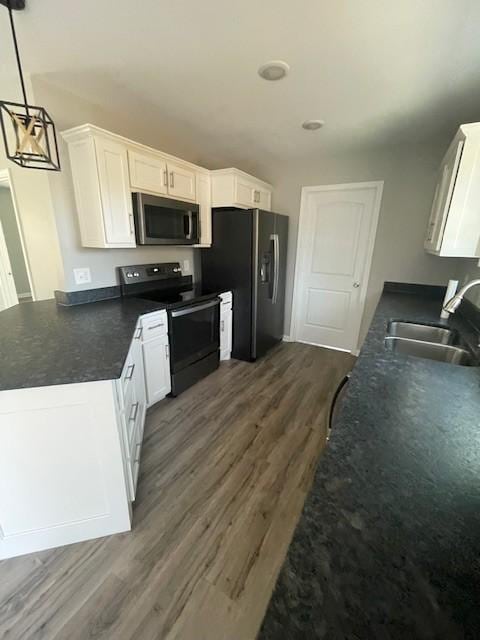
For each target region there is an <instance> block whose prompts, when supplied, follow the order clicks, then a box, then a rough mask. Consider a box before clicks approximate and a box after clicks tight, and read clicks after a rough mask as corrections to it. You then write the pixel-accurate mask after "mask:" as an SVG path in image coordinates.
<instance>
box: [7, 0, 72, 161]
mask: <svg viewBox="0 0 480 640" xmlns="http://www.w3.org/2000/svg"><path fill="white" fill-rule="evenodd" d="M0 4H3V5H4V6H6V7H7V9H8V15H9V18H10V27H11V30H12V37H13V46H14V49H15V57H16V59H17V67H18V74H19V77H20V86H21V88H22V95H23V103H22V102H8V101H6V100H0V124H1V128H2V135H3V142H4V145H5V153H6V155H7V158H8V159H9V160H11V161H12V162H15V163H16V164H18V165H20V166H21V167H25V168H27V169H47V170H49V171H60V160H59V157H58V146H57V136H56V133H55V125H54V124H53V120H52V119H51V117H50V116H49V115H48V113H47V111H46V110H45V109H44V108H43V107H37V106H35V105H31V104H28V102H27V93H26V91H25V82H24V79H23V73H22V65H21V62H20V54H19V52H18V44H17V36H16V34H15V25H14V22H13V10H14V9H16V10H22V9H24V8H25V0H0Z"/></svg>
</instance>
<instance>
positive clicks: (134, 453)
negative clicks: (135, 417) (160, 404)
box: [127, 424, 143, 501]
mask: <svg viewBox="0 0 480 640" xmlns="http://www.w3.org/2000/svg"><path fill="white" fill-rule="evenodd" d="M142 443H143V427H142V425H141V424H139V425H138V427H137V430H136V431H135V437H134V439H133V442H132V447H131V449H130V455H129V457H128V459H127V477H128V484H129V489H130V498H131V500H132V501H133V500H135V494H136V493H137V484H138V473H139V471H140V455H141V452H142Z"/></svg>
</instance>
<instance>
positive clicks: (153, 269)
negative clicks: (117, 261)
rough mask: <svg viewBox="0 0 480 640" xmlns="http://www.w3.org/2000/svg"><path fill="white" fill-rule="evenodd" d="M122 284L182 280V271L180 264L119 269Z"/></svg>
mask: <svg viewBox="0 0 480 640" xmlns="http://www.w3.org/2000/svg"><path fill="white" fill-rule="evenodd" d="M118 271H119V275H120V284H124V285H128V284H133V283H134V282H153V281H155V280H166V279H167V278H181V277H182V269H181V267H180V263H179V262H160V263H157V264H135V265H131V266H129V267H118Z"/></svg>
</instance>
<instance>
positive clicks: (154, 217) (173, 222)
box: [132, 193, 200, 244]
mask: <svg viewBox="0 0 480 640" xmlns="http://www.w3.org/2000/svg"><path fill="white" fill-rule="evenodd" d="M132 196H133V213H134V216H135V234H136V237H137V244H198V242H199V235H200V229H199V227H200V222H199V213H200V209H199V206H198V204H194V203H192V202H182V201H181V200H171V199H170V198H161V197H159V196H151V195H149V194H147V193H134V194H132Z"/></svg>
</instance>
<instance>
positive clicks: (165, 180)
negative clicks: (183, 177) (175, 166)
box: [163, 169, 168, 187]
mask: <svg viewBox="0 0 480 640" xmlns="http://www.w3.org/2000/svg"><path fill="white" fill-rule="evenodd" d="M163 185H164V186H165V187H168V171H167V170H166V169H165V171H164V172H163Z"/></svg>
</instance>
